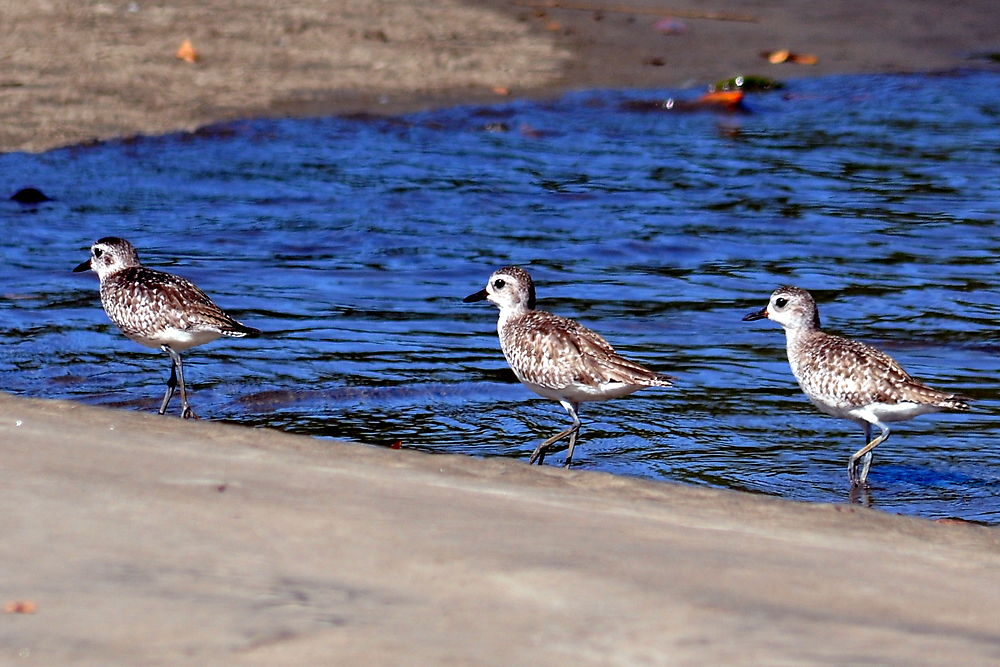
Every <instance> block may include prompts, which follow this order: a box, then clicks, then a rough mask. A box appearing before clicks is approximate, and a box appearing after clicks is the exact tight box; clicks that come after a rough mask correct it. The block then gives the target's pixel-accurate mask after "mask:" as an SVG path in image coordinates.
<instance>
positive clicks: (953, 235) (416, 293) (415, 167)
mask: <svg viewBox="0 0 1000 667" xmlns="http://www.w3.org/2000/svg"><path fill="white" fill-rule="evenodd" d="M670 94H677V95H678V96H681V97H683V96H687V97H691V96H693V93H684V92H679V93H678V92H676V91H675V92H674V93H670V92H668V91H664V92H663V93H662V94H660V95H656V94H652V93H636V92H587V93H578V94H573V95H570V96H567V97H565V98H563V99H561V100H559V101H557V102H554V103H549V104H539V103H529V102H515V103H510V104H505V105H502V106H496V107H487V108H458V109H450V110H444V111H437V112H432V113H424V114H417V115H412V116H406V117H402V118H392V119H372V118H350V119H347V118H328V119H320V120H279V121H247V122H239V123H231V124H226V125H221V126H216V127H213V128H209V129H207V130H205V131H202V132H199V133H196V134H193V135H172V136H166V137H161V138H140V139H135V140H129V141H122V142H110V143H106V144H102V145H94V146H82V147H75V148H67V149H62V150H56V151H52V152H49V153H45V154H41V155H25V154H9V155H2V156H0V173H2V174H3V183H4V185H5V186H6V188H7V190H8V191H9V192H11V193H12V192H14V191H15V190H16V189H18V188H20V187H25V186H29V185H31V186H36V187H39V188H41V189H42V190H43V191H45V192H46V193H47V194H48V195H50V196H52V197H53V198H54V199H55V200H54V201H52V202H47V203H43V204H40V205H37V206H23V205H20V204H16V203H14V202H4V203H0V216H2V219H3V221H4V228H5V230H6V232H7V238H6V242H5V243H4V244H3V245H2V251H0V252H2V253H3V256H2V259H3V265H4V269H3V271H4V280H3V283H2V285H3V287H2V299H0V309H2V311H3V322H4V326H3V329H2V333H0V336H2V357H0V383H2V384H0V388H2V389H3V390H6V391H9V392H13V393H15V394H20V395H25V396H35V397H51V398H70V399H73V400H78V401H84V402H87V403H92V404H98V405H106V406H117V407H126V408H128V409H133V410H144V411H150V410H154V409H155V408H156V407H157V406H158V401H159V398H160V396H161V395H162V387H163V382H164V380H165V378H166V376H167V374H168V371H169V362H168V359H167V357H166V355H164V354H160V353H155V352H150V351H148V350H146V349H145V348H141V347H139V346H138V345H136V344H135V343H132V342H130V341H128V340H127V339H125V338H124V337H123V336H122V335H121V334H120V333H119V332H118V331H117V330H116V329H115V328H114V327H113V325H111V324H110V322H108V320H107V318H106V317H105V315H104V313H103V312H102V311H101V309H100V305H99V301H98V296H97V280H96V277H95V276H94V275H93V274H72V273H70V269H72V267H73V266H75V265H76V264H77V263H79V262H80V261H82V260H83V259H85V257H86V250H85V248H86V247H87V246H89V244H90V243H92V242H93V241H94V240H96V239H97V238H99V237H101V236H106V235H119V236H123V237H125V238H128V239H130V240H131V241H132V242H133V243H134V244H135V245H136V246H137V247H138V248H139V250H140V254H141V255H142V257H143V260H144V261H145V262H146V263H147V264H148V265H150V266H152V267H154V268H160V269H164V270H168V271H173V272H176V273H180V274H182V275H184V276H186V277H188V278H191V279H192V280H194V281H195V282H196V283H198V284H199V285H200V286H201V287H202V288H203V289H205V290H206V291H207V292H208V293H209V294H211V295H212V296H213V297H214V298H215V299H216V301H217V302H218V303H219V304H220V305H222V306H223V307H224V308H226V309H227V310H228V311H230V312H231V313H232V314H234V315H235V316H237V317H238V318H240V319H241V320H243V321H245V322H247V323H248V324H251V325H253V326H257V327H260V328H262V329H265V330H267V331H268V332H269V334H270V335H269V336H267V337H265V338H261V339H254V340H236V341H233V340H223V341H218V342H215V343H212V344H209V345H206V346H204V347H201V348H196V349H194V350H191V351H190V352H189V353H188V354H187V355H186V357H185V359H186V362H187V363H186V369H187V375H188V381H189V383H190V385H191V388H192V390H193V394H192V402H193V405H194V407H195V409H196V411H198V412H199V413H200V414H201V415H202V416H203V417H208V418H212V419H217V420H226V421H233V422H238V423H243V424H248V425H255V426H269V427H273V428H278V429H282V430H287V431H292V432H296V433H305V434H310V435H314V436H321V437H331V438H343V439H349V440H357V441H363V442H367V443H374V444H381V445H389V444H391V443H393V442H395V441H397V440H399V441H402V443H403V446H404V447H408V448H417V449H421V450H426V451H432V452H460V453H465V454H471V455H475V456H508V457H517V458H521V459H526V457H527V454H528V453H529V452H530V451H531V450H532V449H533V447H534V445H535V444H536V442H537V441H538V440H539V439H540V438H543V437H545V436H547V435H550V434H552V433H554V432H555V431H556V430H558V429H561V428H563V427H565V426H566V425H567V423H568V420H567V417H566V415H565V413H564V412H563V411H562V409H561V408H560V407H559V406H558V405H557V404H556V403H554V402H552V401H546V400H543V399H539V398H536V397H534V395H533V394H531V393H530V392H528V390H526V389H524V388H523V387H521V386H520V385H518V384H516V383H515V381H514V379H513V376H512V374H511V373H510V372H509V371H508V370H507V367H506V365H505V363H504V361H503V358H502V356H501V354H500V352H499V347H498V343H497V340H496V329H495V324H496V311H495V310H494V309H493V308H491V307H489V306H487V305H485V304H463V303H462V302H461V297H463V296H464V295H466V294H468V293H470V292H474V291H476V290H478V289H480V288H481V287H482V286H483V285H484V284H485V280H486V278H487V277H488V276H489V274H490V272H491V271H492V270H493V269H494V268H496V267H497V266H499V265H503V264H508V263H517V264H521V265H524V266H526V267H527V268H529V269H530V270H531V271H532V273H533V275H534V277H535V280H536V282H537V283H538V291H539V300H540V307H543V308H545V309H548V310H552V311H554V312H556V313H559V314H562V315H566V316H571V317H574V318H577V319H579V320H580V321H582V322H583V323H584V324H586V325H588V326H590V327H592V328H594V329H596V330H597V331H599V332H601V333H602V334H603V335H604V336H605V337H607V338H608V339H609V340H610V341H611V342H612V343H613V344H614V345H615V346H616V347H617V348H618V349H619V350H620V351H621V352H623V353H624V354H626V355H627V356H629V357H632V358H634V359H636V360H639V361H642V362H643V363H645V364H647V365H649V366H650V367H652V368H655V369H657V370H660V371H662V372H666V373H669V374H671V375H674V376H676V377H677V378H678V381H677V384H676V386H675V387H673V388H671V389H665V390H646V391H643V392H640V393H638V394H635V395H633V396H631V397H628V398H625V399H619V400H615V401H610V402H606V403H602V404H586V405H584V408H583V410H582V413H581V416H582V418H583V419H584V430H583V432H582V436H581V444H580V446H579V447H578V448H577V453H576V465H577V466H578V467H579V468H585V469H597V470H605V471H610V472H615V473H621V474H627V475H637V476H642V477H646V478H650V479H654V480H663V481H673V482H682V483H689V484H697V485H707V486H718V487H726V488H734V489H742V490H746V491H751V492H755V493H763V494H771V495H777V496H782V497H785V498H793V499H800V500H814V501H834V502H839V501H844V500H846V499H847V491H848V490H847V479H846V466H847V458H848V456H849V455H850V454H851V453H852V452H853V451H854V450H855V449H857V448H858V447H860V446H861V444H863V442H862V434H861V429H860V428H858V427H856V426H855V425H853V424H851V423H849V422H845V421H840V420H835V419H833V418H831V417H827V416H824V415H822V414H820V413H818V412H817V411H816V410H815V409H814V408H813V407H812V406H811V405H809V404H808V402H807V401H806V400H805V398H804V397H803V396H802V394H801V393H800V392H799V390H798V387H797V385H796V384H795V381H794V379H793V378H792V376H791V373H790V371H789V369H788V365H787V362H786V361H785V357H784V336H783V334H782V332H781V330H780V328H779V327H777V325H774V324H773V323H771V322H766V321H765V322H755V323H743V322H741V321H740V318H741V316H742V315H743V314H745V313H746V312H749V311H750V310H756V309H758V308H760V307H761V306H763V305H764V304H765V303H766V301H767V297H768V294H769V293H770V292H771V290H772V289H774V288H775V287H776V286H777V285H779V284H783V283H792V284H797V285H800V286H802V287H806V288H808V289H810V290H812V291H813V293H814V295H815V296H816V297H817V299H818V301H819V302H820V308H821V312H822V313H823V316H824V322H825V324H826V326H827V329H828V330H831V331H835V332H838V333H843V334H846V335H849V336H852V337H857V338H861V339H863V340H865V341H868V342H871V343H874V344H876V345H877V346H879V347H881V348H882V349H884V350H886V351H887V352H889V353H890V354H892V355H893V356H895V357H896V358H897V359H898V360H899V361H900V362H901V363H902V364H903V365H904V366H905V367H906V368H907V369H908V370H909V371H910V372H911V373H913V374H914V375H916V376H918V377H920V378H922V379H924V380H926V381H928V382H930V383H931V384H934V385H936V386H939V387H941V388H944V389H951V390H955V391H961V392H963V393H966V394H969V395H971V396H973V397H974V398H975V399H976V401H977V402H976V406H975V410H974V411H973V412H971V413H967V414H949V415H931V416H924V417H920V418H918V419H915V420H913V421H910V422H906V423H902V424H898V425H896V426H895V428H894V432H893V436H892V437H891V438H890V439H889V440H888V441H887V442H886V443H885V444H883V445H882V446H881V447H879V448H878V450H876V454H875V462H874V465H873V468H872V473H871V477H870V482H871V483H872V486H873V488H872V490H871V502H872V504H873V506H875V507H877V508H879V509H883V510H886V511H890V512H901V513H906V514H914V515H920V516H926V517H961V518H965V519H969V520H975V521H983V522H988V523H1000V510H998V507H997V505H998V503H997V500H998V498H1000V437H998V436H1000V429H998V426H997V419H996V416H995V413H996V389H995V388H996V383H997V378H998V377H1000V372H998V371H1000V361H998V354H997V352H998V347H997V335H996V331H997V320H998V315H1000V308H998V305H997V304H998V299H997V295H998V291H997V286H998V280H997V256H998V253H1000V229H998V227H997V225H996V220H997V217H998V210H1000V178H998V177H1000V169H998V167H1000V148H998V147H1000V132H998V130H997V128H998V127H1000V76H998V75H997V74H990V73H959V74H952V75H945V76H891V77H834V78H825V79H819V80H813V81H798V82H795V83H793V84H791V85H790V86H789V87H788V88H787V89H786V90H784V91H781V92H776V93H762V94H757V95H750V96H749V98H748V102H747V105H748V107H749V110H750V112H749V113H745V114H723V113H714V112H707V113H694V114H680V113H636V112H631V111H626V110H623V109H622V104H623V103H624V102H626V101H628V100H635V99H654V98H658V97H666V96H668V95H670ZM174 410H176V406H175V407H174ZM560 460H561V459H560V457H558V456H554V457H551V462H552V463H559V462H560Z"/></svg>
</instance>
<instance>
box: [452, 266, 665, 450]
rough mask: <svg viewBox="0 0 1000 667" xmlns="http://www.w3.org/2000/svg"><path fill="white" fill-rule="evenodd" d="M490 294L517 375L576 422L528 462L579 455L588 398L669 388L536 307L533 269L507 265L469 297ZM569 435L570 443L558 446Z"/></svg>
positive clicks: (504, 346) (502, 344) (662, 380)
mask: <svg viewBox="0 0 1000 667" xmlns="http://www.w3.org/2000/svg"><path fill="white" fill-rule="evenodd" d="M484 299H487V300H489V301H492V302H493V303H494V304H496V306H497V307H498V308H500V317H499V320H498V321H497V333H498V334H499V336H500V347H501V349H502V350H503V354H504V356H505V357H506V358H507V363H508V364H509V365H510V368H511V370H513V371H514V375H516V376H517V379H518V380H520V381H521V382H522V383H523V384H524V385H525V386H526V387H528V389H531V390H532V391H533V392H535V393H536V394H538V395H540V396H544V397H545V398H551V399H554V400H556V401H559V403H560V405H562V406H563V408H565V409H566V411H567V412H568V413H569V416H570V417H571V418H572V419H573V424H572V425H571V426H570V427H569V428H567V429H566V430H565V431H560V432H559V433H557V434H555V435H554V436H552V437H551V438H549V439H548V440H545V441H544V442H542V443H541V444H539V445H538V447H536V448H535V451H534V452H533V453H532V454H531V458H530V459H529V460H528V463H535V462H537V463H538V464H539V465H540V464H541V463H543V462H544V461H545V455H546V454H548V453H552V452H557V451H561V450H563V449H567V448H568V449H569V451H568V452H567V453H566V463H565V464H566V466H569V465H570V463H571V462H572V460H573V449H574V447H575V446H576V437H577V433H578V432H579V430H580V418H579V417H578V416H577V410H578V408H579V405H580V403H582V402H584V401H604V400H607V399H609V398H616V397H618V396H625V395H627V394H631V393H632V392H634V391H638V390H639V389H642V388H643V387H668V386H670V378H669V377H667V376H665V375H660V374H659V373H654V372H653V371H651V370H649V369H647V368H644V367H642V366H640V365H639V364H637V363H635V362H633V361H629V360H628V359H625V358H623V357H621V356H619V355H618V354H617V353H616V352H615V351H614V348H612V347H611V345H609V344H608V342H607V341H606V340H604V339H603V338H602V337H601V336H600V335H598V334H597V333H595V332H593V331H591V330H590V329H588V328H586V327H584V326H582V325H580V324H578V323H577V322H575V321H573V320H570V319H566V318H565V317H559V316H558V315H553V314H552V313H548V312H545V311H543V310H535V285H534V282H533V281H532V280H531V276H530V275H528V272H527V271H525V270H524V269H522V268H519V267H517V266H505V267H503V268H501V269H497V270H496V271H495V272H494V273H493V275H491V276H490V279H489V281H488V282H487V283H486V288H485V289H482V290H480V291H478V292H476V293H475V294H470V295H469V296H467V297H465V301H466V302H467V303H468V302H471V301H482V300H484ZM567 437H568V438H569V444H568V445H564V446H562V447H557V446H555V445H556V443H557V442H559V441H560V440H563V439H565V438H567Z"/></svg>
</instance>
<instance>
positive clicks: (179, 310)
mask: <svg viewBox="0 0 1000 667" xmlns="http://www.w3.org/2000/svg"><path fill="white" fill-rule="evenodd" d="M88 269H92V270H94V271H95V272H97V275H98V277H99V278H100V279H101V305H103V306H104V312H106V313H107V314H108V317H109V318H111V321H112V322H114V323H115V325H116V326H117V327H118V328H119V329H121V331H122V333H123V334H125V335H126V336H127V337H128V338H130V339H132V340H134V341H135V342H137V343H139V344H140V345H145V346H146V347H152V348H160V349H161V350H163V351H164V352H166V353H167V354H168V355H170V379H169V380H167V391H166V393H165V394H164V395H163V402H162V403H161V404H160V410H159V412H160V414H161V415H162V414H164V413H165V412H166V410H167V404H168V403H170V399H171V398H172V397H173V395H174V391H175V389H176V388H177V387H178V385H179V386H180V394H181V408H182V409H181V416H182V417H183V418H185V419H188V418H194V419H197V415H195V414H194V411H193V410H192V409H191V406H190V404H189V403H188V399H187V390H186V389H185V387H184V367H183V366H182V364H181V355H180V353H181V352H182V351H184V350H186V349H188V348H189V347H194V346H195V345H202V344H204V343H208V342H209V341H213V340H215V339H216V338H218V337H219V336H230V337H233V338H243V337H244V336H256V335H258V334H260V333H261V332H260V330H259V329H254V328H253V327H248V326H246V325H244V324H241V323H240V322H237V321H236V320H234V319H233V318H232V317H230V316H229V315H227V314H226V313H225V312H223V310H222V309H221V308H219V307H218V306H216V305H215V304H214V303H213V302H212V300H211V299H210V298H208V295H207V294H205V293H204V292H202V291H201V290H200V289H198V287H197V286H196V285H195V284H194V283H192V282H191V281H189V280H187V279H185V278H181V277H180V276H176V275H174V274H172V273H165V272H163V271H156V270H154V269H150V268H147V267H145V266H142V264H140V262H139V254H138V253H137V252H136V250H135V248H134V247H133V246H132V244H131V243H129V242H128V241H126V240H125V239H120V238H117V237H114V236H107V237H105V238H102V239H100V240H98V241H97V243H95V244H94V245H93V246H91V248H90V259H88V260H87V261H85V262H83V263H81V264H80V265H79V266H77V267H76V268H75V269H73V271H87V270H88Z"/></svg>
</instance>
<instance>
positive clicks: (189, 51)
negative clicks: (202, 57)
mask: <svg viewBox="0 0 1000 667" xmlns="http://www.w3.org/2000/svg"><path fill="white" fill-rule="evenodd" d="M174 55H175V56H176V57H177V58H179V59H180V60H183V61H184V62H186V63H194V62H197V61H198V52H197V51H195V49H194V44H192V43H191V40H190V39H185V40H184V42H183V43H182V44H181V46H180V48H179V49H177V53H175V54H174Z"/></svg>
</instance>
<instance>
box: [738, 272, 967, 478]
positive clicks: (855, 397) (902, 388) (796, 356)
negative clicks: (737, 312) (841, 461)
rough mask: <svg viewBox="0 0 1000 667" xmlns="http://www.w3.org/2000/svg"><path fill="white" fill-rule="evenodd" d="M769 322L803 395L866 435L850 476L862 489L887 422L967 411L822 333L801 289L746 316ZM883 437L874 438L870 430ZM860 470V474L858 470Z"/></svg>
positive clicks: (785, 291) (961, 400)
mask: <svg viewBox="0 0 1000 667" xmlns="http://www.w3.org/2000/svg"><path fill="white" fill-rule="evenodd" d="M764 318H768V319H771V320H774V321H775V322H777V323H778V324H780V325H781V326H782V327H784V329H785V336H786V342H787V351H788V363H789V365H790V366H791V367H792V374H793V375H795V379H796V380H798V381H799V386H801V387H802V391H803V392H805V395H806V396H808V397H809V400H810V401H812V402H813V404H814V405H815V406H816V407H817V408H819V409H820V410H822V411H823V412H825V413H826V414H828V415H832V416H834V417H840V418H843V419H850V420H851V421H853V422H855V423H856V424H858V425H860V426H861V427H862V428H863V429H864V431H865V443H866V444H865V446H864V447H862V448H861V449H859V450H858V451H857V452H855V453H854V455H853V456H851V458H850V461H849V462H848V464H847V474H848V477H849V478H850V481H851V485H852V486H853V487H863V486H865V485H866V480H867V479H868V469H869V468H870V467H871V462H872V450H873V449H875V447H877V446H878V445H879V444H881V443H882V442H884V441H885V439H886V438H888V437H889V427H888V426H886V425H885V423H884V422H894V421H904V420H907V419H912V418H913V417H916V416H917V415H922V414H927V413H929V412H941V411H943V410H968V409H969V405H968V403H966V401H968V400H969V399H967V398H965V397H964V396H959V395H957V394H950V393H947V392H943V391H938V390H937V389H932V388H931V387H928V386H927V385H925V384H923V383H922V382H919V381H918V380H915V379H913V378H912V377H911V376H910V374H909V373H907V372H906V371H904V370H903V368H902V367H901V366H900V365H899V364H898V363H896V361H895V360H894V359H893V358H892V357H890V356H889V355H887V354H885V353H884V352H881V351H879V350H876V349H875V348H874V347H871V346H870V345H866V344H864V343H862V342H859V341H856V340H850V339H849V338H843V337H841V336H833V335H831V334H828V333H825V332H823V331H820V328H819V327H820V323H819V309H818V308H817V307H816V302H815V301H814V300H813V298H812V295H811V294H809V292H807V291H806V290H804V289H800V288H798V287H790V286H786V287H780V288H778V289H776V290H775V291H774V292H773V293H772V294H771V300H770V301H769V302H768V304H767V306H766V307H765V308H763V309H761V310H759V311H757V312H754V313H750V314H749V315H747V316H746V317H744V318H743V321H745V322H749V321H753V320H760V319H764ZM873 425H874V426H878V427H879V429H881V431H882V432H881V433H880V434H879V435H878V436H877V437H876V438H874V439H872V437H871V427H872V426H873ZM859 467H860V471H859V470H858V468H859Z"/></svg>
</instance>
